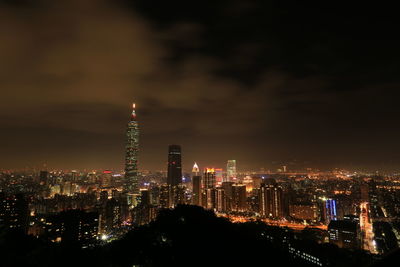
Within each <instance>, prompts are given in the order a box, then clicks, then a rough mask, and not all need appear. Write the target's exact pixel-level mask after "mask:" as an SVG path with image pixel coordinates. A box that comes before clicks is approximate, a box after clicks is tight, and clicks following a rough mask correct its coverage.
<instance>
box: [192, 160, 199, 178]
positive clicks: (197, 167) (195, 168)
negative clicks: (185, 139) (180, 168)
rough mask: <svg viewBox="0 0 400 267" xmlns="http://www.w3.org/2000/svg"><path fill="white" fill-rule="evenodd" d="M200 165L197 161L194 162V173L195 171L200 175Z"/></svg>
mask: <svg viewBox="0 0 400 267" xmlns="http://www.w3.org/2000/svg"><path fill="white" fill-rule="evenodd" d="M199 171H200V170H199V166H198V165H197V163H196V162H195V163H194V165H193V169H192V172H193V173H195V174H196V175H198V174H199Z"/></svg>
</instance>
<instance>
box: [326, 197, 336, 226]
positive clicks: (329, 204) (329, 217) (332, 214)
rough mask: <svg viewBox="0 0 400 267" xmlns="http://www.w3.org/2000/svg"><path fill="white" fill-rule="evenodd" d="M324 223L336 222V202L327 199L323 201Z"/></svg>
mask: <svg viewBox="0 0 400 267" xmlns="http://www.w3.org/2000/svg"><path fill="white" fill-rule="evenodd" d="M324 210H325V212H324V213H325V223H326V224H329V223H330V222H331V221H336V220H337V209H336V200H335V199H331V198H328V199H327V200H326V201H325V207H324Z"/></svg>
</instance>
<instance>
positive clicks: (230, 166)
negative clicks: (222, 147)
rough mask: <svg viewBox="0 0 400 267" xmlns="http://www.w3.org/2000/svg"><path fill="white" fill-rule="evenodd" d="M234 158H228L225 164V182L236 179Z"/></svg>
mask: <svg viewBox="0 0 400 267" xmlns="http://www.w3.org/2000/svg"><path fill="white" fill-rule="evenodd" d="M236 178H237V177H236V160H234V159H232V160H228V163H227V164H226V181H225V182H235V181H236Z"/></svg>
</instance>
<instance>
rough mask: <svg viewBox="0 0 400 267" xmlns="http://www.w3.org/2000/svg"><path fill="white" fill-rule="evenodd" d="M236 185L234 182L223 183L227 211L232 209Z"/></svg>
mask: <svg viewBox="0 0 400 267" xmlns="http://www.w3.org/2000/svg"><path fill="white" fill-rule="evenodd" d="M234 184H235V183H234V182H223V183H222V188H223V189H224V192H225V201H226V209H227V210H228V211H230V210H231V207H232V187H233V185H234Z"/></svg>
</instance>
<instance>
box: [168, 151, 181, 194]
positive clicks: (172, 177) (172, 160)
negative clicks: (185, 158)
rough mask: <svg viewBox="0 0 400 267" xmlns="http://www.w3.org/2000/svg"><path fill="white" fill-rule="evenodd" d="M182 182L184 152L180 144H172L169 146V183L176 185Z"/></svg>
mask: <svg viewBox="0 0 400 267" xmlns="http://www.w3.org/2000/svg"><path fill="white" fill-rule="evenodd" d="M180 183H182V153H181V147H180V146H178V145H170V146H169V148H168V176H167V184H168V185H171V186H176V185H178V184H180Z"/></svg>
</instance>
